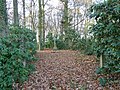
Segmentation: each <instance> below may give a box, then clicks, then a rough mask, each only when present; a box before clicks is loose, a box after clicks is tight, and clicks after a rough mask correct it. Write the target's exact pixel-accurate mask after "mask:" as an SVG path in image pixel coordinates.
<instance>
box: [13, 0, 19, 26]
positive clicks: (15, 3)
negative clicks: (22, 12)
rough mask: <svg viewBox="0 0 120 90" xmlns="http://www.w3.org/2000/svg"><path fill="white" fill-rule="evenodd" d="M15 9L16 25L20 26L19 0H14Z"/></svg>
mask: <svg viewBox="0 0 120 90" xmlns="http://www.w3.org/2000/svg"><path fill="white" fill-rule="evenodd" d="M13 8H14V9H13V10H14V25H16V26H19V15H18V1H17V0H13Z"/></svg>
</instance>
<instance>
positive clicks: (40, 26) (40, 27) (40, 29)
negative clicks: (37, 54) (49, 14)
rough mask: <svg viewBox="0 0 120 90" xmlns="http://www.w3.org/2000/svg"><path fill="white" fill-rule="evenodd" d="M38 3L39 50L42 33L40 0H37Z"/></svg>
mask: <svg viewBox="0 0 120 90" xmlns="http://www.w3.org/2000/svg"><path fill="white" fill-rule="evenodd" d="M38 3H39V24H38V47H39V50H41V35H42V33H41V32H42V3H41V0H38Z"/></svg>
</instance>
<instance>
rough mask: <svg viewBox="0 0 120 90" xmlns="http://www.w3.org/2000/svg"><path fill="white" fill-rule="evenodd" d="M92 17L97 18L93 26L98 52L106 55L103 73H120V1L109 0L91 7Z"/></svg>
mask: <svg viewBox="0 0 120 90" xmlns="http://www.w3.org/2000/svg"><path fill="white" fill-rule="evenodd" d="M90 12H91V15H90V17H92V18H95V20H96V24H95V25H93V27H92V32H93V35H94V38H95V46H96V54H97V56H98V57H99V56H100V55H104V59H105V61H104V66H103V67H102V68H100V69H99V70H100V72H99V73H101V74H120V1H119V0H107V1H104V2H103V3H100V4H94V5H93V6H91V8H90Z"/></svg>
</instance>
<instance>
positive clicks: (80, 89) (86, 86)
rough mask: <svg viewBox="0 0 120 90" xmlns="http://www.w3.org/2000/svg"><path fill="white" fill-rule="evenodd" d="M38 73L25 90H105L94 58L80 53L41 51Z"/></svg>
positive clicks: (29, 81) (38, 55)
mask: <svg viewBox="0 0 120 90" xmlns="http://www.w3.org/2000/svg"><path fill="white" fill-rule="evenodd" d="M37 57H39V58H40V60H38V61H37V62H36V63H35V65H36V71H35V72H34V73H33V74H32V75H30V76H29V80H28V81H27V82H26V84H25V88H26V89H24V90H103V89H102V88H101V87H100V86H99V85H98V81H97V79H96V77H97V76H96V75H95V68H96V67H97V66H98V63H97V62H96V59H95V57H94V56H88V55H83V54H80V53H79V52H78V51H71V50H60V51H52V50H51V51H49V50H46V51H40V52H38V53H37Z"/></svg>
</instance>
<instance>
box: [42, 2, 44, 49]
mask: <svg viewBox="0 0 120 90" xmlns="http://www.w3.org/2000/svg"><path fill="white" fill-rule="evenodd" d="M42 7H43V12H42V20H43V22H42V24H43V26H42V27H43V35H42V36H43V37H42V38H43V41H42V42H43V49H44V47H45V25H44V24H45V10H44V9H45V3H44V0H42Z"/></svg>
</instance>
